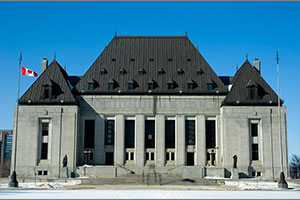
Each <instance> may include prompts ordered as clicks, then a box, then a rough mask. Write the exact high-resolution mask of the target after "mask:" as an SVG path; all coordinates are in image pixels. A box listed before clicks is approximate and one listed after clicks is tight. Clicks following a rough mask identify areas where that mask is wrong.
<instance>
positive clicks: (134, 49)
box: [76, 36, 227, 94]
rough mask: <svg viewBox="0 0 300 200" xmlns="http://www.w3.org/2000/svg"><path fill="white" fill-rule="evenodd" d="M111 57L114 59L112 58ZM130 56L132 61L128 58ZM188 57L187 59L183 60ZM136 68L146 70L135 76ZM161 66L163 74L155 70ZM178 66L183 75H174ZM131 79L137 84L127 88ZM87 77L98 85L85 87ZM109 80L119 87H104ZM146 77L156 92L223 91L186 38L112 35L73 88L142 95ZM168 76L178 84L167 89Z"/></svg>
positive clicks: (221, 83) (220, 83) (221, 84)
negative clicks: (210, 82) (212, 86)
mask: <svg viewBox="0 0 300 200" xmlns="http://www.w3.org/2000/svg"><path fill="white" fill-rule="evenodd" d="M112 58H115V59H116V61H112ZM131 58H134V59H135V61H131ZM169 58H172V61H171V62H169V61H168V59H169ZM188 58H190V59H191V61H187V59H188ZM150 59H153V61H150ZM101 68H106V70H107V73H106V74H100V70H101ZM121 68H125V70H126V71H127V73H126V74H124V75H120V69H121ZM140 68H143V69H144V70H145V72H146V73H145V74H143V75H139V69H140ZM161 68H163V69H164V71H165V74H159V73H158V71H159V69H161ZM178 68H181V69H182V70H183V71H184V74H182V75H178V73H177V69H178ZM198 68H201V69H202V70H203V72H204V73H203V74H201V75H198V74H197V73H196V71H197V69H198ZM131 78H132V79H134V80H135V81H136V83H137V84H138V87H136V88H135V89H133V90H132V89H131V90H128V87H127V84H128V80H129V79H131ZM90 79H94V80H95V81H97V82H98V83H99V87H96V88H95V89H93V90H87V89H88V80H90ZM110 79H114V80H115V81H116V82H117V83H118V84H119V86H120V88H116V89H114V90H108V87H107V83H108V81H109V80H110ZM149 79H153V81H155V82H156V83H157V85H158V87H156V88H155V89H153V91H152V93H157V94H176V93H178V92H179V90H182V91H183V93H185V92H187V93H190V94H215V93H216V90H218V91H219V92H220V93H227V89H226V87H225V85H224V84H223V82H222V81H221V80H220V79H219V77H218V76H217V75H216V74H215V72H214V71H213V70H212V69H211V67H210V66H209V65H208V64H207V62H206V61H205V60H204V58H203V57H202V55H201V54H200V53H199V52H198V50H197V49H196V48H195V47H194V45H193V44H192V43H191V42H190V40H189V39H188V38H187V37H148V36H146V37H131V36H129V37H125V36H121V37H120V36H118V37H115V38H114V39H113V40H112V41H111V42H110V44H109V45H108V46H107V47H106V48H105V49H104V51H103V52H102V53H101V55H100V56H99V57H98V58H97V59H96V61H95V62H94V63H93V64H92V66H91V67H90V68H89V70H88V71H87V72H86V73H85V75H84V76H83V77H82V78H81V80H80V81H79V82H78V84H77V85H76V89H77V91H78V92H79V93H85V94H86V93H87V94H88V93H91V94H92V93H93V94H97V93H99V94H100V93H101V94H105V93H107V94H111V93H118V89H121V90H122V92H126V93H129V94H135V93H136V94H142V93H148V87H147V82H148V80H149ZM169 79H173V80H174V81H175V82H176V83H177V84H178V87H177V88H175V89H173V90H168V87H167V81H168V80H169ZM188 79H191V80H193V81H194V82H195V83H196V84H197V86H198V87H195V88H194V89H193V90H188V89H187V85H186V82H187V80H188ZM207 79H211V80H213V81H214V82H215V83H216V85H217V88H216V89H215V90H212V91H210V90H207V86H206V80H207Z"/></svg>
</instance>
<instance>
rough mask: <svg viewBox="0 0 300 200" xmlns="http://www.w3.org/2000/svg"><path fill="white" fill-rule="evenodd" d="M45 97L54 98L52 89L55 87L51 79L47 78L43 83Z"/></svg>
mask: <svg viewBox="0 0 300 200" xmlns="http://www.w3.org/2000/svg"><path fill="white" fill-rule="evenodd" d="M43 88H44V91H43V96H42V98H43V99H51V98H52V92H53V91H52V89H53V84H52V82H51V80H49V79H48V80H47V81H46V82H45V83H44V84H43Z"/></svg>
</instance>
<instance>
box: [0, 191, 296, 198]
mask: <svg viewBox="0 0 300 200" xmlns="http://www.w3.org/2000/svg"><path fill="white" fill-rule="evenodd" d="M44 198H47V199H300V192H299V191H212V190H0V199H44Z"/></svg>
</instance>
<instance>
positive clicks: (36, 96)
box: [19, 60, 77, 105]
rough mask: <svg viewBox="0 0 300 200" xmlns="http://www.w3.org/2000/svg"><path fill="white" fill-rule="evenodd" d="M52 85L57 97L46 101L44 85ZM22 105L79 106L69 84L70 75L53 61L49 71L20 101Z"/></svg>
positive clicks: (44, 73)
mask: <svg viewBox="0 0 300 200" xmlns="http://www.w3.org/2000/svg"><path fill="white" fill-rule="evenodd" d="M50 82H51V84H52V86H53V87H55V92H56V94H57V95H56V97H55V98H50V99H44V98H43V96H42V95H43V94H44V85H45V84H46V83H48V84H49V83H50ZM19 103H20V104H32V105H34V104H59V105H60V104H77V101H76V100H75V97H74V96H73V94H72V92H71V90H70V86H69V84H68V75H67V73H66V72H65V70H63V69H62V67H61V66H60V65H59V64H58V63H57V62H56V60H53V62H52V63H51V64H50V65H49V67H47V69H46V70H45V71H44V72H43V73H42V74H41V75H40V76H39V77H38V78H37V80H36V81H35V82H34V83H33V84H32V85H31V87H30V88H29V89H28V90H27V91H26V92H25V94H24V95H23V96H22V97H21V98H20V99H19Z"/></svg>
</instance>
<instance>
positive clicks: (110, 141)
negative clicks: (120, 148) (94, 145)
mask: <svg viewBox="0 0 300 200" xmlns="http://www.w3.org/2000/svg"><path fill="white" fill-rule="evenodd" d="M114 136H115V121H114V120H105V145H114Z"/></svg>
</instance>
